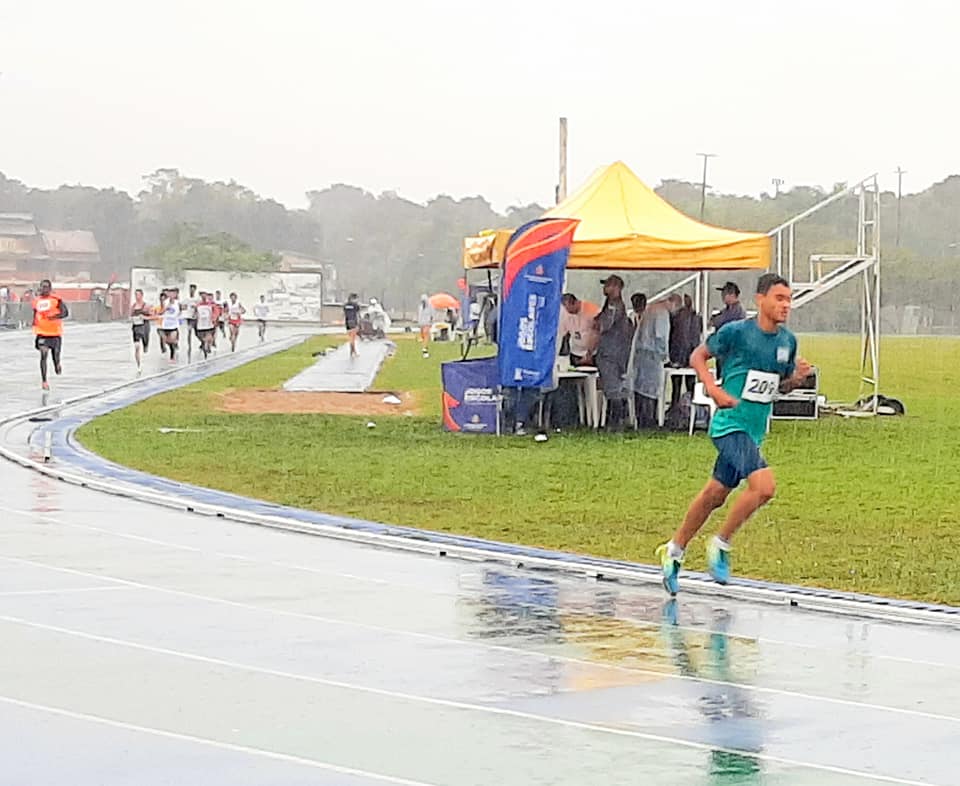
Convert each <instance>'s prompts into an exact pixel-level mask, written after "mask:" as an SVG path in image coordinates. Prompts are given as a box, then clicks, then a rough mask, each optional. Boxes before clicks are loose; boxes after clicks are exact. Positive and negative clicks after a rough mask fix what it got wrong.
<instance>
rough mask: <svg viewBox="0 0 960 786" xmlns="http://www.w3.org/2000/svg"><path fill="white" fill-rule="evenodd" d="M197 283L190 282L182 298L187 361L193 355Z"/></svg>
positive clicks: (198, 300)
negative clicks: (185, 322) (185, 325)
mask: <svg viewBox="0 0 960 786" xmlns="http://www.w3.org/2000/svg"><path fill="white" fill-rule="evenodd" d="M199 302H200V298H199V297H198V296H197V285H196V284H191V285H190V288H189V291H188V294H187V296H186V297H185V298H184V299H183V311H184V317H185V318H186V320H187V362H188V363H189V362H190V357H191V356H192V355H193V335H194V333H196V332H197V303H199Z"/></svg>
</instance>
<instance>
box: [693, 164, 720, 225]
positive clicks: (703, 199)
mask: <svg viewBox="0 0 960 786" xmlns="http://www.w3.org/2000/svg"><path fill="white" fill-rule="evenodd" d="M697 155H698V156H700V157H701V158H703V180H702V181H701V182H700V220H701V221H703V211H704V210H705V209H706V206H707V161H709V160H710V159H711V158H716V157H717V154H716V153H697Z"/></svg>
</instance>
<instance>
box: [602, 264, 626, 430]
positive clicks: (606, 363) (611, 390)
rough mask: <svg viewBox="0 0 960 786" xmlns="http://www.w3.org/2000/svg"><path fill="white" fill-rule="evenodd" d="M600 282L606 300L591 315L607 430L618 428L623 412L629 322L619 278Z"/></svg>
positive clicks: (624, 409)
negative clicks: (597, 335) (598, 310)
mask: <svg viewBox="0 0 960 786" xmlns="http://www.w3.org/2000/svg"><path fill="white" fill-rule="evenodd" d="M600 283H601V284H603V294H604V295H605V296H606V299H605V300H604V301H603V307H602V308H601V309H600V313H599V314H598V315H597V316H596V317H595V321H596V325H597V330H598V331H599V333H600V343H599V345H598V346H597V355H596V358H597V359H596V364H597V369H598V370H599V371H600V387H601V389H602V390H603V395H604V397H605V398H606V399H607V430H608V431H622V430H623V420H624V417H625V416H626V414H627V401H626V397H627V389H626V384H625V380H624V375H625V374H626V373H627V364H628V363H629V360H630V342H631V340H632V339H633V323H632V322H631V321H630V317H628V316H627V307H626V304H625V303H624V302H623V279H622V278H620V276H618V275H612V276H607V277H606V278H605V279H603V280H602V281H601V282H600Z"/></svg>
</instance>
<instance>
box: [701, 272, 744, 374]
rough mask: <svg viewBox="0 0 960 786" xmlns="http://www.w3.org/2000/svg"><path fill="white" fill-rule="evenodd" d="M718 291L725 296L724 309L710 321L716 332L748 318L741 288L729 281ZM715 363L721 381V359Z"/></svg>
mask: <svg viewBox="0 0 960 786" xmlns="http://www.w3.org/2000/svg"><path fill="white" fill-rule="evenodd" d="M717 289H718V290H719V292H720V294H721V295H722V296H723V304H724V309H723V311H721V312H720V313H719V314H717V315H716V316H715V317H713V318H711V320H710V327H712V328H713V329H714V331H717V330H719V329H720V328H722V327H723V326H724V325H727V324H729V323H731V322H738V321H740V320H741V319H746V318H747V312H746V311H744V310H743V306H741V305H740V287H738V286H737V285H736V284H734V283H733V282H732V281H728V282H727V283H726V284H724V285H723V286H722V287H717ZM714 362H715V363H716V364H717V379H721V378H722V376H723V374H722V369H721V367H720V359H719V358H717V359H716V360H715V361H714Z"/></svg>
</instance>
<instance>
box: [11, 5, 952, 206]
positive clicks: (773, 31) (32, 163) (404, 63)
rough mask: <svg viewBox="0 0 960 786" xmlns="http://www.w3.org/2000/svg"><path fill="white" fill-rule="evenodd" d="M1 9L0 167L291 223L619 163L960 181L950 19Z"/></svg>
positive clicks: (428, 9) (703, 9) (529, 10)
mask: <svg viewBox="0 0 960 786" xmlns="http://www.w3.org/2000/svg"><path fill="white" fill-rule="evenodd" d="M566 5H567V4H565V3H564V2H562V0H553V2H525V0H510V1H509V2H508V1H506V0H484V2H482V3H474V2H458V1H457V0H442V1H438V2H432V1H428V0H384V1H383V2H372V1H368V0H335V2H326V0H305V1H304V2H295V1H294V0H274V2H256V3H253V2H246V1H245V0H234V1H233V2H229V3H227V2H219V1H217V2H214V1H213V0H193V1H192V2H181V1H180V0H164V2H155V3H149V4H148V3H139V2H130V0H127V1H126V2H104V1H102V0H83V2H76V0H49V1H45V0H30V2H22V0H16V2H14V1H13V0H0V42H2V43H0V72H2V76H0V171H3V172H5V173H6V174H7V175H8V176H11V177H16V178H18V179H21V180H23V181H25V182H27V183H29V184H31V185H37V186H45V187H46V186H55V185H59V184H60V183H62V182H68V183H85V184H91V185H98V186H105V185H113V186H118V187H120V188H123V189H126V190H129V191H131V192H133V193H136V191H138V190H139V188H140V176H141V175H143V174H144V173H147V172H150V171H152V170H154V169H156V168H158V167H176V168H179V169H180V170H181V171H182V172H184V173H185V174H189V175H193V176H196V177H202V178H205V179H211V180H214V179H218V180H219V179H224V180H229V179H235V180H237V181H240V182H242V183H244V184H246V185H248V186H250V187H252V188H254V189H255V190H256V191H258V192H259V193H261V194H263V195H265V196H270V197H274V198H276V199H278V200H280V201H282V202H284V203H286V204H287V205H290V206H302V205H303V204H305V198H304V192H305V191H307V190H309V189H314V188H322V187H324V186H327V185H330V184H331V183H336V182H346V183H352V184H355V185H359V186H362V187H364V188H367V189H369V190H371V191H374V192H380V191H384V190H389V189H393V190H396V191H398V192H399V193H400V194H401V195H402V196H405V197H408V198H411V199H414V200H416V201H425V200H426V199H428V198H430V197H432V196H435V195H436V194H438V193H446V194H450V195H452V196H455V197H458V198H459V197H462V196H469V195H474V194H483V195H484V196H486V197H487V198H489V199H490V200H491V201H493V203H494V204H495V205H496V206H497V207H499V208H502V207H505V206H506V205H508V204H511V203H516V202H523V203H525V202H530V201H539V202H541V203H544V204H546V203H549V202H550V201H551V200H552V195H553V186H554V183H555V182H556V177H557V175H556V171H557V118H558V117H559V116H560V115H566V116H567V117H569V119H570V184H571V188H572V187H574V186H575V185H576V184H577V183H578V182H580V181H581V180H582V179H583V178H584V177H586V176H587V175H588V174H589V173H590V172H591V171H592V170H593V169H594V168H595V167H596V166H599V165H601V164H605V163H609V162H610V161H614V160H616V159H623V160H625V161H626V162H627V163H628V164H629V165H630V166H631V167H632V168H633V169H635V170H636V171H637V173H638V174H639V175H640V176H641V177H643V178H644V179H645V180H647V181H648V182H650V183H651V184H654V185H655V184H656V183H657V182H659V181H660V180H661V179H663V178H681V179H687V180H699V177H700V160H699V159H698V158H697V157H696V155H695V154H696V153H697V152H712V153H717V154H719V157H718V158H716V159H713V160H712V161H711V164H710V178H709V180H710V183H711V184H712V185H713V186H715V187H716V188H717V189H719V190H722V191H725V192H736V193H750V194H758V193H760V192H761V191H764V190H772V187H771V185H770V181H771V178H773V177H779V178H782V179H783V180H785V181H786V184H787V186H786V187H789V186H790V185H793V184H801V183H802V184H820V185H831V184H832V183H834V182H836V181H839V180H852V179H859V178H860V177H861V176H863V175H866V174H869V173H872V172H874V171H879V172H880V173H881V174H882V177H883V185H884V186H885V187H887V188H892V187H894V186H895V183H896V177H895V175H894V174H893V170H894V169H895V168H896V166H897V165H902V166H903V167H904V168H905V169H906V170H907V171H908V172H907V174H906V176H905V178H904V188H905V190H906V191H917V190H922V189H923V188H926V187H927V186H928V185H930V184H931V183H932V182H934V181H936V180H941V179H943V178H944V177H945V176H947V175H948V174H951V173H957V172H960V152H958V149H960V92H958V88H957V86H958V84H960V4H958V3H955V2H947V1H946V0H944V1H943V2H939V1H938V2H934V1H933V0H912V1H911V2H883V0H869V1H868V0H864V1H863V2H860V0H843V2H838V0H831V1H827V0H824V1H823V2H821V1H820V0H804V2H771V0H756V1H754V0H726V1H725V2H718V1H717V0H704V1H700V0H696V1H694V0H688V1H686V2H684V0H673V2H671V3H657V4H653V3H647V2H644V1H643V0H628V1H626V2H612V1H608V0H591V2H582V0H578V1H577V2H574V3H569V10H566Z"/></svg>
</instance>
